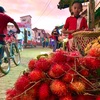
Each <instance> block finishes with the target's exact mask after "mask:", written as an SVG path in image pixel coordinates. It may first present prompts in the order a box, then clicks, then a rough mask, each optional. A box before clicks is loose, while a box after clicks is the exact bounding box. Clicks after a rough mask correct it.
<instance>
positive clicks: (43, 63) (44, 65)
mask: <svg viewBox="0 0 100 100" xmlns="http://www.w3.org/2000/svg"><path fill="white" fill-rule="evenodd" d="M50 65H51V64H50V62H49V60H48V59H47V58H40V59H39V60H38V61H37V62H36V64H35V66H36V68H37V69H39V70H42V71H44V72H47V71H48V70H49V68H50Z"/></svg>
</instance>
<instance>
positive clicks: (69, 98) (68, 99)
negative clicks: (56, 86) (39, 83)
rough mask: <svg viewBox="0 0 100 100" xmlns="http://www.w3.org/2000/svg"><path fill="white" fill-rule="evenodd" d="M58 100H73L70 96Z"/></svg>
mask: <svg viewBox="0 0 100 100" xmlns="http://www.w3.org/2000/svg"><path fill="white" fill-rule="evenodd" d="M59 100H73V98H72V96H71V95H67V96H63V97H60V98H59Z"/></svg>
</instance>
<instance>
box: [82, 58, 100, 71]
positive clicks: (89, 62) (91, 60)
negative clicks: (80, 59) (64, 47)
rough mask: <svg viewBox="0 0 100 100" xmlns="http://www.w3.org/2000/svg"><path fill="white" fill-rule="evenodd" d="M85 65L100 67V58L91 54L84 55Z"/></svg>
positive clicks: (94, 67)
mask: <svg viewBox="0 0 100 100" xmlns="http://www.w3.org/2000/svg"><path fill="white" fill-rule="evenodd" d="M84 62H85V66H86V67H87V68H89V69H91V70H95V69H98V68H100V60H99V59H96V58H94V57H91V56H86V57H84Z"/></svg>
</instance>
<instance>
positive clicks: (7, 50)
mask: <svg viewBox="0 0 100 100" xmlns="http://www.w3.org/2000/svg"><path fill="white" fill-rule="evenodd" d="M14 33H15V32H13V33H12V34H10V35H9V36H8V37H9V38H11V39H10V40H11V41H7V42H5V44H4V45H0V47H1V48H2V49H3V52H4V53H3V57H0V59H1V60H0V61H1V63H0V71H1V72H2V73H3V74H5V75H6V74H8V73H9V71H10V68H11V61H10V60H11V59H12V61H13V62H14V64H15V65H16V66H18V65H19V64H20V62H21V57H20V52H19V49H18V47H17V42H16V37H15V34H14ZM8 40H9V39H8Z"/></svg>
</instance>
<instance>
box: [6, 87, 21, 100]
mask: <svg viewBox="0 0 100 100" xmlns="http://www.w3.org/2000/svg"><path fill="white" fill-rule="evenodd" d="M17 94H18V93H17V91H16V90H15V89H8V90H7V92H6V100H12V99H13V97H15V96H16V95H17ZM18 99H19V98H16V99H15V100H18ZM19 100H20V99H19Z"/></svg>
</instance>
